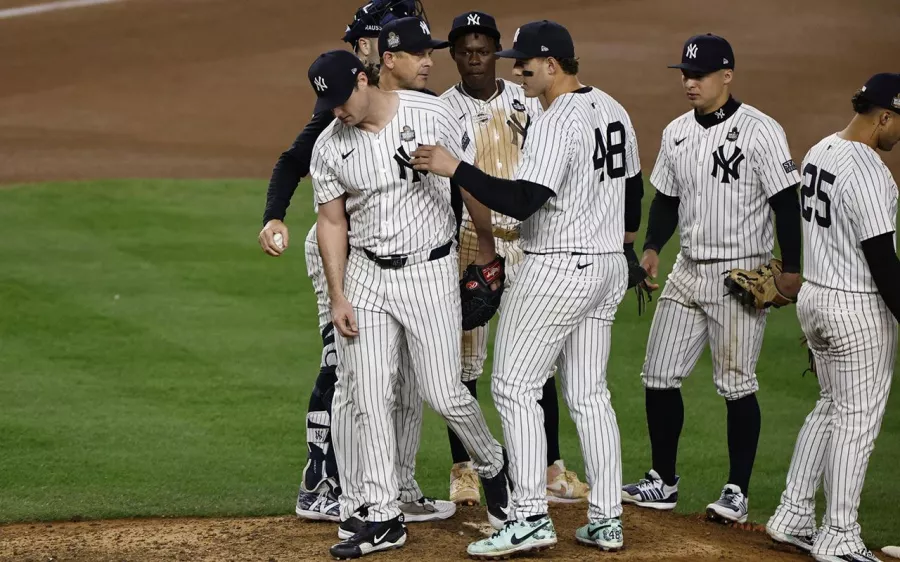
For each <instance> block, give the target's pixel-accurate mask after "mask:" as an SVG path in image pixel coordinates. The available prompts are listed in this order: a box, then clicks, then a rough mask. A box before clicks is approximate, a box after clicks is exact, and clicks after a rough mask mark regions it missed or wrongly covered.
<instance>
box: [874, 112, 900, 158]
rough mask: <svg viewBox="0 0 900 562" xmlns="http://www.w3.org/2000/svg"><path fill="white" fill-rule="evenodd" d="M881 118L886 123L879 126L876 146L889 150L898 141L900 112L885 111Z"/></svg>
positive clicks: (899, 137)
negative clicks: (879, 131) (879, 130)
mask: <svg viewBox="0 0 900 562" xmlns="http://www.w3.org/2000/svg"><path fill="white" fill-rule="evenodd" d="M881 119H883V120H887V123H885V124H883V125H882V126H881V133H880V134H879V135H878V148H879V149H880V150H883V151H885V152H889V151H890V150H891V149H892V148H894V145H895V144H897V143H898V142H900V113H894V112H893V111H886V112H885V114H884V117H881Z"/></svg>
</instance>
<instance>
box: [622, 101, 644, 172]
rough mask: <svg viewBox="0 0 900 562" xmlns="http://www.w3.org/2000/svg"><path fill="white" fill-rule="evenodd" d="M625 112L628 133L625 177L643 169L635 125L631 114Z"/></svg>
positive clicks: (626, 131)
mask: <svg viewBox="0 0 900 562" xmlns="http://www.w3.org/2000/svg"><path fill="white" fill-rule="evenodd" d="M624 113H625V134H626V135H627V137H628V138H627V139H626V142H627V145H626V148H625V177H626V178H631V177H634V176H635V175H636V174H637V173H638V172H640V171H641V156H640V154H639V153H638V143H637V133H635V132H634V125H633V124H632V123H631V115H628V112H624Z"/></svg>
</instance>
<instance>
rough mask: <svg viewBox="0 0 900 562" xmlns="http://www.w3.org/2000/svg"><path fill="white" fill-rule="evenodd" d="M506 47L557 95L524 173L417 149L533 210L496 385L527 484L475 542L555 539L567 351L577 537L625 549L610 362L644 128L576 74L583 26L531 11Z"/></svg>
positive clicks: (525, 78) (459, 176)
mask: <svg viewBox="0 0 900 562" xmlns="http://www.w3.org/2000/svg"><path fill="white" fill-rule="evenodd" d="M496 56H498V57H506V58H513V59H516V63H515V69H516V71H517V72H518V73H519V74H520V75H521V76H522V87H523V91H524V92H525V95H526V96H528V97H540V98H541V101H542V103H543V105H544V107H546V108H547V109H546V111H545V112H544V113H543V114H542V115H541V116H539V117H538V118H537V119H535V120H534V122H533V123H532V124H531V127H530V128H529V129H528V136H527V137H526V139H525V145H524V147H523V149H522V161H521V163H520V164H519V167H518V168H517V170H516V173H515V176H514V177H515V180H505V179H501V178H497V177H494V176H490V175H488V174H486V173H484V172H482V171H480V170H478V169H477V168H475V167H474V166H471V165H470V164H468V163H465V162H463V163H460V162H459V160H458V159H457V158H454V157H453V156H451V155H450V154H449V152H448V151H447V150H446V149H444V148H441V147H432V146H425V147H422V148H420V149H419V150H417V151H416V153H415V159H414V160H413V166H414V167H415V168H416V169H420V170H429V171H431V172H434V173H438V174H441V175H447V176H452V177H453V178H454V180H455V181H456V182H457V183H458V184H459V185H460V187H461V188H463V189H464V190H465V191H466V192H467V193H468V194H469V196H471V197H474V198H476V199H478V200H479V201H481V202H482V203H484V204H485V205H487V206H488V207H490V208H491V209H492V210H495V211H498V212H500V213H502V214H504V215H507V216H511V217H514V218H517V219H518V220H521V221H523V222H522V230H521V239H520V243H521V247H522V250H523V252H524V254H525V256H524V258H523V260H522V263H521V265H520V266H519V270H518V272H517V273H516V276H515V278H514V279H513V281H512V283H511V285H510V288H509V292H508V293H507V294H506V296H505V297H504V301H503V311H502V313H501V315H500V323H499V326H498V328H497V343H496V350H495V355H494V357H495V359H494V368H493V389H492V390H493V395H494V401H495V402H496V404H497V409H498V410H499V412H500V416H501V419H502V422H503V435H504V438H505V441H506V446H507V447H508V449H509V456H510V471H511V475H512V480H513V482H514V484H515V487H514V489H513V496H512V497H513V502H512V507H511V510H510V516H509V519H510V521H509V522H508V523H507V525H506V526H505V527H504V528H503V529H502V530H501V531H499V532H498V533H495V534H494V535H493V536H491V537H490V538H487V539H484V540H481V541H477V542H474V543H472V544H470V545H469V547H468V553H469V555H470V556H473V557H476V558H496V557H505V556H509V555H512V554H517V553H522V552H529V551H534V550H541V549H543V548H548V547H551V546H553V545H554V544H556V531H555V529H554V527H553V522H552V521H551V520H550V517H549V516H548V514H547V499H546V496H545V487H546V481H545V478H546V470H545V469H546V466H545V462H544V459H545V457H546V447H547V445H546V437H545V434H544V428H543V423H542V422H543V420H542V417H543V413H542V411H541V409H540V407H539V406H538V399H539V398H540V396H541V388H542V387H543V386H544V383H545V382H546V380H547V377H548V376H549V374H550V369H551V367H552V366H553V365H554V363H557V361H558V365H559V374H560V380H561V383H562V389H563V395H564V396H565V398H566V402H567V404H568V405H569V409H570V411H571V413H572V418H573V420H574V422H575V426H576V428H577V429H578V436H579V438H580V440H581V448H582V452H583V454H584V461H585V467H586V472H587V477H588V484H590V495H589V508H588V520H589V521H588V524H587V525H584V526H583V527H581V528H579V529H578V530H577V531H576V539H577V540H578V541H579V542H581V543H584V544H588V545H592V546H599V547H600V548H602V549H605V550H616V549H619V548H621V547H622V545H623V534H622V523H621V520H620V518H619V517H620V515H621V513H622V505H621V494H620V491H619V488H620V486H621V482H622V477H621V451H620V444H619V429H618V425H617V422H616V415H615V412H614V410H613V407H612V404H611V402H610V393H609V389H608V388H607V385H606V363H607V360H608V358H609V352H610V333H611V327H612V322H613V318H614V317H615V313H616V309H617V307H618V305H619V303H620V302H621V300H622V298H623V296H624V294H625V288H626V284H627V281H628V272H627V271H628V266H627V263H626V258H625V256H624V253H623V243H624V240H625V233H626V231H629V232H632V233H633V232H634V231H636V230H637V228H638V226H639V222H640V194H641V193H642V192H643V188H642V187H641V183H642V180H641V175H640V160H639V157H638V149H637V139H636V137H635V134H634V129H633V127H632V124H631V119H630V117H629V116H628V113H627V112H626V111H625V109H624V108H623V107H622V106H621V105H620V104H619V103H618V102H617V101H615V100H614V99H613V98H612V97H610V96H609V95H608V94H606V93H604V92H602V91H600V90H598V89H596V88H592V87H590V86H582V85H581V83H580V82H579V81H578V77H577V72H578V61H577V59H576V58H575V48H574V44H573V42H572V37H571V36H570V35H569V32H568V31H567V30H566V29H565V28H564V27H562V26H561V25H559V24H557V23H554V22H548V21H546V20H544V21H540V22H534V23H529V24H526V25H524V26H522V27H520V28H519V29H518V30H517V31H516V35H515V38H514V39H513V48H512V49H511V50H506V51H500V52H498V53H497V55H496ZM626 209H628V212H626ZM626 215H627V218H626ZM635 219H636V220H635Z"/></svg>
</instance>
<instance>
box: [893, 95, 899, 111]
mask: <svg viewBox="0 0 900 562" xmlns="http://www.w3.org/2000/svg"><path fill="white" fill-rule="evenodd" d="M891 105H893V106H894V109H900V94H897V95H896V96H894V99H893V100H892V101H891Z"/></svg>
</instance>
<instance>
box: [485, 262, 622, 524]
mask: <svg viewBox="0 0 900 562" xmlns="http://www.w3.org/2000/svg"><path fill="white" fill-rule="evenodd" d="M585 264H588V265H586V266H585ZM579 265H582V266H585V267H582V268H581V269H578V266H579ZM626 272H627V267H626V262H625V256H624V255H622V254H604V255H590V256H570V255H568V254H555V255H526V256H525V259H524V260H523V262H522V265H521V266H520V270H519V272H518V277H517V278H516V279H515V281H514V282H513V283H512V286H511V287H510V289H509V292H508V293H507V294H506V295H504V298H503V300H504V303H503V311H502V312H501V314H500V324H499V326H498V328H497V339H496V344H495V345H496V350H495V353H494V369H493V375H492V379H493V384H492V390H493V395H494V402H495V403H496V405H497V410H498V411H499V412H500V416H501V419H502V421H503V436H504V439H505V441H506V446H507V448H508V451H509V460H510V471H511V472H510V475H511V476H512V479H513V484H514V486H515V487H514V489H513V494H512V499H513V507H512V510H511V514H510V517H511V518H513V519H521V518H524V517H528V516H531V515H537V514H540V513H547V499H546V495H545V494H546V486H547V482H546V480H547V472H546V470H547V467H546V458H547V437H546V435H545V433H544V413H543V411H542V410H541V408H540V406H539V405H538V399H539V398H540V396H541V388H542V387H543V386H544V383H545V382H546V381H547V378H548V377H549V376H550V373H551V367H552V366H553V364H554V363H556V362H557V359H559V362H558V366H559V376H560V381H561V385H562V391H563V396H564V397H565V399H566V403H567V404H568V406H569V412H570V413H571V415H572V420H573V421H574V422H575V427H576V428H577V429H578V437H579V439H580V441H581V453H582V456H583V457H584V464H585V471H586V473H587V479H588V484H589V485H590V487H591V491H590V496H589V501H590V506H589V508H588V517H589V518H590V519H591V520H598V519H607V518H610V517H618V516H619V515H620V514H621V513H622V504H621V491H620V490H621V486H622V459H621V449H620V442H619V427H618V424H617V421H616V414H615V411H614V410H613V407H612V403H611V402H610V394H609V389H608V388H607V386H606V364H607V360H608V359H609V352H610V334H611V330H612V322H613V319H614V318H615V314H616V309H617V307H618V306H619V303H620V302H621V301H622V297H623V296H624V295H625V286H626V284H627V273H626Z"/></svg>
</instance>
